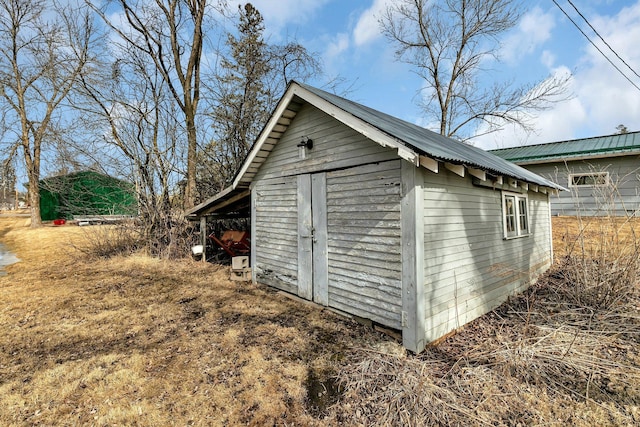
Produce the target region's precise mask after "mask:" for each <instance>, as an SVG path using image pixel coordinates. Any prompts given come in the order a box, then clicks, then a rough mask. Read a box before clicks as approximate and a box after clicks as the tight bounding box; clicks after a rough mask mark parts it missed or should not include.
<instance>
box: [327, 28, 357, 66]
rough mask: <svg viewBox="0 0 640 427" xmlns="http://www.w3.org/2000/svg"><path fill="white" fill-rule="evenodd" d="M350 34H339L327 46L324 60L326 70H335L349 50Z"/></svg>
mask: <svg viewBox="0 0 640 427" xmlns="http://www.w3.org/2000/svg"><path fill="white" fill-rule="evenodd" d="M349 45H350V43H349V34H347V33H338V34H336V35H335V36H334V37H333V39H332V40H329V41H328V43H327V44H326V46H327V48H326V50H325V51H324V54H323V59H324V65H325V67H326V68H329V69H331V68H333V66H334V65H336V64H335V63H336V62H337V61H338V60H339V58H340V56H341V55H342V54H343V53H344V52H346V51H347V50H348V49H349Z"/></svg>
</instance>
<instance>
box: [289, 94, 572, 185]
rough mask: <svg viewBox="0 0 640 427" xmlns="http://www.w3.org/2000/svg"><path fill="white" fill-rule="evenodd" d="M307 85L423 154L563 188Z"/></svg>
mask: <svg viewBox="0 0 640 427" xmlns="http://www.w3.org/2000/svg"><path fill="white" fill-rule="evenodd" d="M300 86H302V87H303V88H305V89H307V90H308V91H310V92H312V93H314V94H316V95H317V96H319V97H321V98H323V99H324V100H326V101H327V102H330V103H331V104H333V105H335V106H336V107H338V108H340V109H342V110H344V111H346V112H348V113H350V114H352V115H353V116H355V117H357V118H359V119H360V120H363V121H365V122H366V123H368V124H369V125H371V126H374V127H376V128H378V129H379V130H381V131H383V132H384V133H386V134H388V135H389V136H392V137H394V138H396V139H398V140H399V141H401V142H403V143H404V144H406V145H408V146H410V147H412V148H414V149H416V150H418V151H420V152H422V154H425V155H428V156H430V157H433V158H435V159H437V160H441V161H445V162H449V163H454V164H464V165H467V166H471V167H475V168H478V169H484V170H486V171H487V172H490V173H495V174H497V175H505V176H508V177H511V178H515V179H518V180H522V181H526V182H530V183H533V184H538V185H542V186H546V187H551V188H557V189H563V188H562V187H560V186H558V185H557V184H555V183H553V182H551V181H549V180H547V179H544V178H542V177H540V176H538V175H537V174H534V173H533V172H530V171H528V170H526V169H524V168H522V167H520V166H517V165H515V164H513V163H511V162H509V161H506V160H504V159H503V158H500V157H498V156H496V155H494V154H492V153H489V152H487V151H484V150H482V149H480V148H477V147H474V146H471V145H469V144H465V143H463V142H460V141H456V140H454V139H451V138H447V137H445V136H443V135H440V134H438V133H436V132H433V131H430V130H428V129H425V128H423V127H420V126H418V125H415V124H413V123H409V122H406V121H404V120H401V119H398V118H397V117H393V116H390V115H388V114H386V113H383V112H381V111H377V110H374V109H372V108H369V107H366V106H364V105H361V104H358V103H356V102H353V101H349V100H347V99H345V98H342V97H339V96H337V95H333V94H331V93H328V92H325V91H323V90H320V89H317V88H314V87H312V86H308V85H304V84H300Z"/></svg>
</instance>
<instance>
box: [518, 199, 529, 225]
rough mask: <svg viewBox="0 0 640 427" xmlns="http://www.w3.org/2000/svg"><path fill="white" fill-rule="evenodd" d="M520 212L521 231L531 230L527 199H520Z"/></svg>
mask: <svg viewBox="0 0 640 427" xmlns="http://www.w3.org/2000/svg"><path fill="white" fill-rule="evenodd" d="M518 214H519V217H520V231H522V232H525V233H526V232H527V231H528V230H529V224H528V223H529V221H528V216H527V199H518Z"/></svg>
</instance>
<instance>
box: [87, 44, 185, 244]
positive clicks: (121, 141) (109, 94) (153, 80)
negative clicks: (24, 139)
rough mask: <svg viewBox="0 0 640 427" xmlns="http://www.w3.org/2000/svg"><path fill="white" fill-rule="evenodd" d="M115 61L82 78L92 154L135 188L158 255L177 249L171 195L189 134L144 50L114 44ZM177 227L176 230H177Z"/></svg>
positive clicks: (144, 231)
mask: <svg viewBox="0 0 640 427" xmlns="http://www.w3.org/2000/svg"><path fill="white" fill-rule="evenodd" d="M111 54H112V55H113V61H112V62H111V63H107V62H105V63H104V65H103V66H102V67H101V68H102V73H101V74H90V75H88V76H83V77H82V84H81V93H82V94H83V95H84V98H85V102H84V103H82V104H81V105H80V104H79V105H77V107H78V108H82V111H83V117H84V121H85V123H86V127H87V130H89V131H93V132H94V134H95V135H96V139H95V140H96V142H95V144H94V145H92V146H91V150H92V151H93V152H94V153H99V155H100V156H101V157H102V158H103V160H104V159H108V162H106V163H108V164H109V169H110V171H109V172H110V173H111V174H115V175H119V176H123V177H126V178H127V179H128V180H129V181H130V182H133V183H135V189H136V194H137V199H138V206H139V219H140V224H141V227H140V228H139V229H137V231H136V234H138V235H139V237H140V241H141V242H144V243H143V244H144V245H147V247H148V249H149V250H150V251H151V252H152V253H154V254H155V255H159V256H164V255H166V253H165V251H166V250H167V248H169V247H170V246H172V245H173V244H174V243H175V241H173V240H172V233H174V231H175V232H180V231H181V230H180V227H174V226H175V225H176V224H177V222H176V215H174V207H175V206H174V204H173V203H172V198H171V190H172V188H173V187H175V185H176V183H177V181H179V179H180V176H181V171H180V170H179V169H178V167H177V165H178V164H179V163H180V157H181V153H180V150H179V144H178V141H179V140H180V139H181V137H180V135H182V134H183V133H184V128H183V127H181V126H180V123H181V120H180V117H179V116H180V114H181V113H180V111H179V108H178V106H177V104H176V102H175V100H174V98H173V95H172V94H171V91H170V89H169V86H168V84H167V82H166V81H165V79H164V77H163V76H162V73H161V72H160V71H159V70H158V68H157V67H155V66H154V65H153V64H149V61H148V57H147V55H146V54H145V53H143V52H141V51H139V50H133V51H132V50H130V49H128V46H127V45H126V43H125V44H119V43H118V42H113V41H112V45H111ZM174 228H175V230H174Z"/></svg>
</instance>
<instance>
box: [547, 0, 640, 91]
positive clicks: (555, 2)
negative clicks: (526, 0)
mask: <svg viewBox="0 0 640 427" xmlns="http://www.w3.org/2000/svg"><path fill="white" fill-rule="evenodd" d="M552 1H553V3H554V4H555V5H556V6H558V9H560V10H561V11H562V13H564V15H565V16H566V17H567V18H568V19H569V21H571V23H572V24H573V25H574V26H575V27H576V28H577V29H578V31H580V32H581V33H582V35H583V36H585V38H586V39H587V40H589V43H591V44H592V45H593V47H595V48H596V50H597V51H598V52H600V54H601V55H602V56H603V57H604V59H606V60H607V61H608V62H609V64H611V65H612V66H613V68H615V69H616V70H617V71H618V72H619V73H620V74H621V75H622V77H624V78H625V79H627V81H628V82H629V83H631V84H632V85H633V87H635V88H636V89H638V91H640V87H638V85H636V84H635V83H634V82H633V81H632V80H631V79H630V78H629V77H628V76H627V75H626V74H625V73H623V72H622V70H621V69H620V68H618V66H617V65H616V64H614V63H613V61H611V59H609V57H608V56H607V55H606V54H605V53H604V52H603V51H602V50H600V48H599V47H598V46H597V45H596V44H595V43H594V42H593V40H591V39H590V38H589V36H588V35H587V34H586V33H585V32H584V31H582V28H580V26H579V25H578V24H577V23H576V22H575V21H574V20H573V19H572V18H571V17H570V16H569V14H568V13H567V12H565V10H564V9H563V8H562V7H561V6H560V5H559V4H558V2H557V1H556V0H552Z"/></svg>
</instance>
